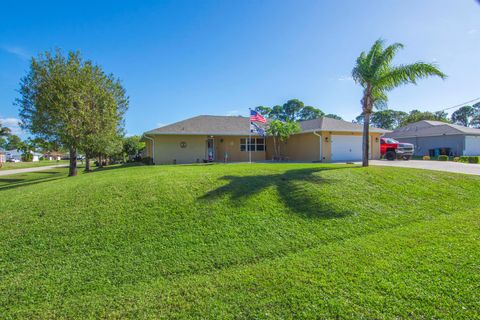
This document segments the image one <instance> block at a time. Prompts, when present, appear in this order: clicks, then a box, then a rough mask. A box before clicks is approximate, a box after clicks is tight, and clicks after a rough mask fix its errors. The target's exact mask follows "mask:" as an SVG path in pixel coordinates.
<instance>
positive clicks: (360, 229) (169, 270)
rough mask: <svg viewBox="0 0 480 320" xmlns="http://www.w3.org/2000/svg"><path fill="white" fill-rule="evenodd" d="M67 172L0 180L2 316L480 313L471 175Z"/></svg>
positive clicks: (276, 170)
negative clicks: (67, 174) (70, 174)
mask: <svg viewBox="0 0 480 320" xmlns="http://www.w3.org/2000/svg"><path fill="white" fill-rule="evenodd" d="M64 170H65V169H57V170H55V171H52V172H53V173H51V174H47V173H45V174H43V175H45V176H48V177H42V174H40V173H31V174H24V175H22V176H20V177H16V176H14V175H12V176H6V177H3V178H4V179H1V180H0V197H1V202H0V317H1V318H9V317H24V318H31V317H41V318H45V317H49V318H54V317H69V318H78V317H91V318H98V317H107V318H108V317H117V318H118V317H129V318H138V317H172V318H175V317H176V318H187V317H196V318H208V317H214V318H252V317H256V318H279V317H282V318H312V317H321V318H322V317H323V318H335V317H342V318H361V317H364V318H394V317H414V318H445V317H456V318H461V317H464V318H475V317H478V315H479V305H478V301H479V300H480V295H479V288H478V283H480V276H479V275H480V270H479V263H478V261H479V260H480V240H479V234H480V232H479V230H480V222H479V221H480V220H479V219H478V218H479V214H480V203H479V201H478V192H479V191H480V179H479V177H475V176H466V175H457V174H447V173H440V172H432V171H422V170H409V169H401V168H387V167H371V168H360V167H356V166H340V165H320V164H318V165H317V164H315V165H298V164H285V165H280V164H278V165H269V164H256V165H248V164H243V165H193V166H157V167H126V168H122V167H119V168H114V169H111V170H102V171H98V172H94V173H90V174H84V175H81V176H78V177H76V178H64V177H63V174H64V173H65V172H64Z"/></svg>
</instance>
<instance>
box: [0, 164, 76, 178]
mask: <svg viewBox="0 0 480 320" xmlns="http://www.w3.org/2000/svg"><path fill="white" fill-rule="evenodd" d="M62 167H68V166H67V165H64V164H56V165H52V166H44V167H34V168H23V169H11V170H1V171H0V176H6V175H10V174H16V173H25V172H36V171H43V170H48V169H55V168H62Z"/></svg>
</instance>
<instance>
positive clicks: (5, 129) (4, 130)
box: [0, 122, 12, 138]
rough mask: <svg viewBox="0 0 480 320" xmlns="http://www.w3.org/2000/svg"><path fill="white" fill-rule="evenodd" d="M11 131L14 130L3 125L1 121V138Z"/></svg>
mask: <svg viewBox="0 0 480 320" xmlns="http://www.w3.org/2000/svg"><path fill="white" fill-rule="evenodd" d="M11 133H12V131H11V130H10V128H7V127H4V126H3V125H2V123H1V122H0V138H1V137H6V136H8V135H10V134H11Z"/></svg>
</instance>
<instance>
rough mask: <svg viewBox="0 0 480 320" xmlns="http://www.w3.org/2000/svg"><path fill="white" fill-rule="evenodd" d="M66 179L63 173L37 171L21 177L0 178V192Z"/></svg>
mask: <svg viewBox="0 0 480 320" xmlns="http://www.w3.org/2000/svg"><path fill="white" fill-rule="evenodd" d="M32 176H33V177H32ZM62 178H66V175H65V173H63V172H59V171H48V172H47V171H38V172H28V173H24V174H21V175H14V176H13V177H12V178H8V177H5V178H0V191H3V190H8V189H14V188H19V187H24V186H29V185H32V184H38V183H42V182H46V181H52V180H58V179H62Z"/></svg>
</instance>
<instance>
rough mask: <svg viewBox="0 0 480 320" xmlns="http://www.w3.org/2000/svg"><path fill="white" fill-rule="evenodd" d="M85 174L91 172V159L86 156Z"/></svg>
mask: <svg viewBox="0 0 480 320" xmlns="http://www.w3.org/2000/svg"><path fill="white" fill-rule="evenodd" d="M85 172H90V157H89V156H88V155H85Z"/></svg>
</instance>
